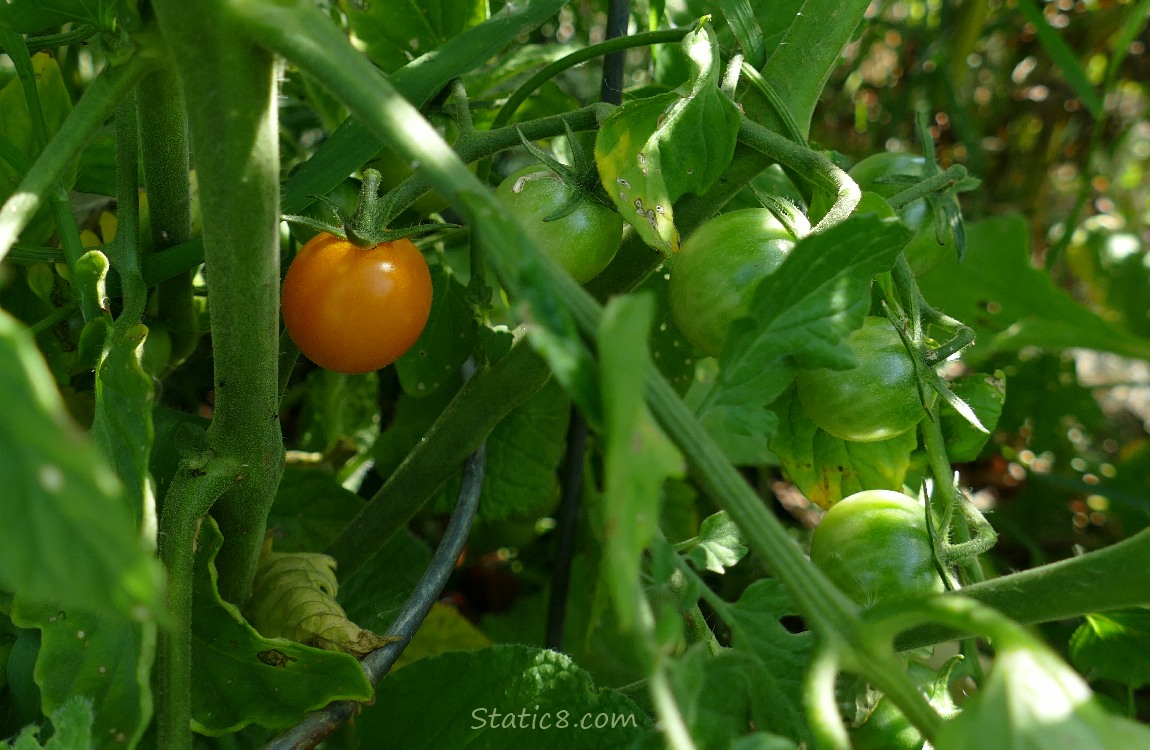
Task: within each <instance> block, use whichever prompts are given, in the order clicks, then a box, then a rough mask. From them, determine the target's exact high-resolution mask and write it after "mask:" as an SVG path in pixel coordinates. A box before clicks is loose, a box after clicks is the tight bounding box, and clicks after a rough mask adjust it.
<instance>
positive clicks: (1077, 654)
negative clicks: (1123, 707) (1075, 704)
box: [1070, 609, 1150, 690]
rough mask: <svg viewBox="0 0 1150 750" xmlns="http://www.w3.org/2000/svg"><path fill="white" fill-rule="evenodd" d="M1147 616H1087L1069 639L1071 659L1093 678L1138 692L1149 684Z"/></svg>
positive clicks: (1128, 612) (1149, 616)
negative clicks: (1121, 685) (1117, 683)
mask: <svg viewBox="0 0 1150 750" xmlns="http://www.w3.org/2000/svg"><path fill="white" fill-rule="evenodd" d="M1148 655H1150V612H1147V611H1146V610H1145V609H1130V610H1122V611H1119V612H1108V613H1105V614H1093V615H1086V621H1085V622H1084V623H1082V624H1081V625H1079V626H1078V629H1077V630H1075V631H1074V635H1073V636H1071V638H1070V659H1071V661H1072V662H1073V663H1074V666H1075V667H1077V668H1078V670H1079V671H1081V672H1083V673H1086V674H1089V675H1091V676H1092V677H1096V678H1102V679H1108V680H1116V681H1118V682H1121V683H1122V684H1123V685H1127V686H1129V687H1130V688H1131V689H1134V690H1137V689H1138V688H1141V687H1142V686H1144V685H1146V684H1147V683H1150V658H1148Z"/></svg>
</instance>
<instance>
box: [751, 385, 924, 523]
mask: <svg viewBox="0 0 1150 750" xmlns="http://www.w3.org/2000/svg"><path fill="white" fill-rule="evenodd" d="M772 411H773V412H774V413H775V414H776V415H778V420H779V421H778V429H777V430H776V431H775V434H774V437H772V438H771V440H770V442H769V445H770V448H771V450H772V451H774V453H775V454H776V455H777V456H778V458H779V461H780V462H781V463H782V466H783V471H785V472H786V475H787V478H788V479H789V480H790V481H791V482H793V483H794V485H795V486H796V487H798V488H799V491H800V492H802V493H803V495H805V496H806V498H807V499H808V500H810V501H811V502H813V503H815V504H816V505H819V506H821V507H823V508H829V507H831V506H832V505H834V504H835V503H837V502H838V501H839V500H842V499H843V498H844V497H847V496H849V495H853V494H854V493H856V492H861V491H862V490H899V489H901V488H902V483H903V480H904V479H905V478H906V474H907V471H908V470H909V469H910V465H911V453H913V452H914V449H915V446H917V445H918V437H917V433H916V431H915V430H908V431H907V432H904V433H902V434H901V435H896V436H895V437H892V438H889V439H887V440H879V441H875V442H867V443H856V442H849V441H846V440H842V439H840V438H837V437H835V436H834V435H831V434H830V433H828V432H824V431H823V430H821V429H819V428H818V427H816V426H815V424H814V422H812V421H811V420H810V418H809V417H807V415H806V412H805V411H804V410H803V407H802V404H801V403H800V402H799V399H798V398H797V397H796V395H795V391H794V389H788V390H787V391H786V392H785V393H784V394H783V395H782V396H780V397H779V398H778V399H777V400H776V401H775V404H774V407H773V409H772Z"/></svg>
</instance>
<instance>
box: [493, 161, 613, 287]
mask: <svg viewBox="0 0 1150 750" xmlns="http://www.w3.org/2000/svg"><path fill="white" fill-rule="evenodd" d="M573 192H574V188H572V187H570V186H569V185H567V184H566V183H564V182H563V179H562V178H561V177H560V176H559V175H557V174H555V173H554V172H552V171H551V170H550V169H548V168H547V167H545V166H543V165H542V164H533V165H531V166H528V167H524V168H523V169H520V170H519V171H518V172H514V173H512V174H511V175H509V176H508V177H507V178H506V179H505V180H503V182H501V183H500V184H499V187H497V188H496V189H495V197H496V198H498V199H499V200H500V201H502V202H503V204H504V205H505V206H507V208H508V210H509V211H510V212H511V215H512V216H514V217H515V219H516V220H517V221H518V222H519V225H520V226H521V227H523V229H524V230H526V232H527V234H528V235H529V236H530V237H531V239H532V240H533V241H534V242H535V245H536V247H538V248H539V249H540V250H542V251H543V252H545V253H546V254H547V255H548V256H550V257H551V258H552V260H554V261H556V262H557V263H558V264H559V265H561V266H562V267H563V268H564V270H566V271H567V273H569V274H571V278H573V279H575V280H576V281H578V282H579V283H580V284H583V283H586V282H588V281H590V280H591V279H593V278H595V277H596V276H598V275H599V273H600V272H601V271H602V270H603V269H604V268H606V267H607V264H609V263H610V262H611V259H612V258H614V257H615V252H616V251H617V250H618V249H619V243H620V241H621V240H622V238H623V217H621V216H620V215H619V214H617V213H616V212H615V211H612V210H611V209H610V208H608V207H607V206H604V205H601V204H599V203H596V202H595V201H593V200H590V199H582V198H580V199H578V205H576V207H575V210H574V211H572V212H571V213H569V214H567V215H566V216H563V217H560V218H557V219H553V220H551V221H544V219H546V218H547V217H549V216H551V215H553V214H554V213H555V212H556V211H558V210H559V209H560V208H561V207H563V206H564V205H565V204H566V203H567V201H568V200H569V199H570V198H571V196H572V194H573Z"/></svg>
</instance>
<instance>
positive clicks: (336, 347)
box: [283, 232, 431, 373]
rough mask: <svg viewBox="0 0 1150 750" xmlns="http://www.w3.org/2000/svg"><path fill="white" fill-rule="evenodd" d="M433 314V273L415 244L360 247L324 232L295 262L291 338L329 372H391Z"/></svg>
mask: <svg viewBox="0 0 1150 750" xmlns="http://www.w3.org/2000/svg"><path fill="white" fill-rule="evenodd" d="M430 314H431V274H430V272H429V271H428V268H427V261H425V260H424V259H423V255H422V254H421V253H420V252H419V249H418V248H416V247H415V245H414V244H413V243H412V242H411V240H407V239H399V240H395V241H393V242H385V243H383V244H380V245H375V246H373V247H359V246H358V245H355V244H353V243H351V242H349V241H348V240H346V239H342V238H339V237H336V236H334V235H331V234H327V233H326V232H321V233H320V234H318V235H316V236H315V237H314V238H312V239H311V240H310V241H308V242H307V244H305V245H304V246H303V247H302V248H301V249H300V251H299V253H298V254H297V255H296V257H295V258H294V259H293V260H292V263H291V267H289V268H288V272H287V275H286V276H285V277H284V283H283V317H284V324H285V325H286V326H287V330H288V333H290V334H291V337H292V340H293V341H295V343H296V345H297V346H298V347H299V349H300V351H301V352H303V353H304V354H305V355H306V356H307V357H308V359H310V360H312V361H313V362H315V363H316V364H318V365H320V366H322V367H326V368H327V369H329V370H334V371H335V372H343V373H363V372H371V371H372V370H378V369H380V368H381V367H386V366H387V365H389V364H391V363H392V362H394V361H395V360H397V359H399V358H400V357H401V356H402V355H403V354H404V352H406V351H407V350H408V349H410V348H411V346H412V345H413V344H414V343H415V342H416V341H417V340H418V339H419V335H420V333H422V332H423V327H424V325H426V324H427V318H428V316H429V315H430Z"/></svg>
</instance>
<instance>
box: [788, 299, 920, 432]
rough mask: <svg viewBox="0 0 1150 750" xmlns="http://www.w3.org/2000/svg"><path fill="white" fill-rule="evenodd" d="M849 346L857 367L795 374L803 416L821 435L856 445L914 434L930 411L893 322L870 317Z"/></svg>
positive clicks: (912, 363) (852, 337) (851, 337)
mask: <svg viewBox="0 0 1150 750" xmlns="http://www.w3.org/2000/svg"><path fill="white" fill-rule="evenodd" d="M846 343H847V345H848V346H849V347H850V348H851V351H853V352H854V355H855V362H856V364H855V366H854V367H851V368H848V369H846V370H831V369H820V370H800V371H799V372H798V373H796V374H795V387H796V390H797V391H798V395H799V401H801V402H802V404H803V411H804V412H806V414H807V416H808V417H810V419H811V421H812V422H814V423H815V425H817V426H818V427H819V428H820V429H822V430H823V431H825V432H829V433H830V434H832V435H834V436H835V437H837V438H840V439H842V440H850V441H853V442H858V443H869V442H874V441H877V440H887V439H888V438H892V437H895V436H896V435H901V434H902V433H904V432H906V431H907V430H911V429H913V428H914V426H915V425H917V424H918V423H919V420H921V419H922V417H923V415H924V414H926V409H925V408H924V407H923V404H922V399H921V398H920V396H919V391H918V383H917V378H916V375H915V372H914V360H913V359H911V356H910V353H909V352H908V351H907V350H906V347H905V346H904V345H903V343H902V338H901V337H900V336H899V335H898V331H896V330H895V329H894V327H893V326H892V325H891V322H890V321H889V320H887V319H886V318H879V317H868V318H866V319H865V320H864V321H863V325H862V327H861V328H859V329H858V330H856V331H852V332H851V334H850V336H848V337H847V339H846Z"/></svg>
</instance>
